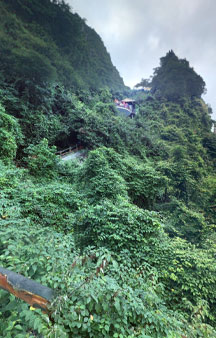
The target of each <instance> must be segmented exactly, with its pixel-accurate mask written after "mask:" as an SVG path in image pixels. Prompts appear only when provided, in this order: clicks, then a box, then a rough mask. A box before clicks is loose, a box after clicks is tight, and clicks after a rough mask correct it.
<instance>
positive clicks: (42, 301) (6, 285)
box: [0, 267, 54, 313]
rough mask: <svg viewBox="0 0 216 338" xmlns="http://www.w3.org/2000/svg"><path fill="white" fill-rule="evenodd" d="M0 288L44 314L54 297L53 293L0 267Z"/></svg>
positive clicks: (45, 287)
mask: <svg viewBox="0 0 216 338" xmlns="http://www.w3.org/2000/svg"><path fill="white" fill-rule="evenodd" d="M0 288H1V289H3V290H5V291H8V292H10V293H12V294H13V295H14V296H15V297H18V298H20V299H22V300H24V301H25V302H26V303H28V304H29V305H31V306H32V307H34V308H39V309H41V310H43V311H44V312H47V313H48V312H49V311H48V308H47V307H48V305H49V304H50V303H51V301H52V299H53V297H54V291H53V290H52V289H50V288H48V287H47V286H44V285H41V284H40V283H37V282H35V281H33V280H31V279H29V278H26V277H24V276H22V275H20V274H18V273H16V272H13V271H10V270H7V269H4V268H2V267H0Z"/></svg>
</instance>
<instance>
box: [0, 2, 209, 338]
mask: <svg viewBox="0 0 216 338" xmlns="http://www.w3.org/2000/svg"><path fill="white" fill-rule="evenodd" d="M44 4H46V6H45V5H44ZM0 6H1V9H2V11H1V12H0V13H1V14H0V15H2V13H4V14H5V15H3V17H2V20H1V23H0V25H3V24H4V27H8V28H7V29H9V27H11V32H13V33H14V34H17V35H16V36H14V37H13V36H12V35H11V33H10V36H11V38H10V39H9V38H7V39H6V36H7V35H5V34H6V31H5V30H1V33H0V34H1V35H0V38H1V39H2V41H5V44H4V48H5V49H4V52H3V54H2V56H1V58H0V62H1V63H2V65H3V64H4V65H5V67H8V65H11V68H10V70H11V72H8V71H6V68H4V67H2V68H1V73H0V74H1V75H0V197H1V198H0V229H1V236H0V265H1V266H3V267H5V268H8V269H11V270H13V271H15V272H19V273H21V274H23V275H25V276H27V277H30V278H32V279H34V280H36V281H39V282H40V283H42V284H44V285H47V286H49V287H51V288H53V289H54V290H55V291H56V298H55V299H54V300H53V303H52V304H51V306H50V311H51V315H50V316H48V315H45V314H43V313H41V311H40V310H36V309H34V308H29V306H28V305H27V304H25V303H23V302H22V301H20V300H18V299H16V298H15V297H14V296H12V295H10V294H8V293H6V292H5V291H2V290H1V291H0V336H1V337H4V338H5V337H7V338H10V337H18V338H19V337H20V338H21V337H99V338H100V337H115V338H126V337H127V338H135V337H140V338H144V337H146V338H147V337H151V338H152V337H153V338H154V337H155V338H165V337H168V338H184V337H191V338H193V337H194V338H197V337H206V338H208V337H209V338H211V337H216V312H215V308H216V291H215V284H216V264H215V255H216V234H215V224H216V214H215V209H216V207H215V199H216V175H215V169H216V156H215V155H216V135H214V134H212V132H211V125H212V121H211V117H210V114H209V113H210V111H211V110H210V108H209V107H208V106H207V105H206V104H205V103H204V101H203V100H202V99H201V98H200V95H201V93H202V90H203V88H204V87H203V85H204V81H203V80H202V79H201V78H200V77H199V76H198V75H195V74H194V73H195V72H194V71H192V70H191V68H188V67H189V65H188V62H187V61H186V60H184V62H183V61H182V60H179V59H178V58H177V57H176V56H175V55H173V54H174V53H171V55H170V53H168V56H166V57H164V58H162V60H165V59H166V60H165V61H166V62H165V61H164V62H162V63H161V66H160V67H159V68H158V69H157V70H156V71H155V73H154V77H153V79H152V83H153V81H155V83H157V89H156V90H155V91H154V90H152V93H150V94H146V93H143V92H139V91H136V92H132V91H130V92H122V91H121V90H122V89H124V90H125V88H124V87H123V85H122V83H121V81H120V80H119V82H116V81H115V84H116V87H115V86H113V85H112V82H110V83H108V82H106V83H101V82H97V81H96V82H95V83H96V84H97V86H96V88H95V87H94V88H93V87H92V86H91V81H92V79H91V73H89V75H87V73H86V70H85V68H82V65H80V66H78V67H77V69H76V68H75V69H76V71H77V73H76V74H77V78H76V79H79V81H78V82H76V83H75V82H73V79H74V78H75V77H70V78H69V79H68V81H69V82H68V83H67V81H66V82H65V78H64V76H63V75H62V74H63V72H64V67H66V66H65V64H67V65H69V63H66V61H65V60H66V55H68V57H69V56H71V55H72V54H73V53H72V50H71V49H70V48H72V47H71V46H75V40H76V39H77V40H76V42H77V44H78V45H79V46H80V35H79V24H81V23H82V25H84V27H85V28H83V29H84V31H85V30H87V31H88V29H89V30H90V28H88V27H87V26H86V25H85V24H84V22H82V20H81V19H80V18H79V17H78V15H76V14H71V13H70V11H69V8H68V6H67V5H66V4H65V3H64V2H63V1H52V2H50V1H43V2H42V1H37V2H36V1H29V2H28V1H12V0H10V1H7V3H6V2H5V1H1V3H0ZM12 9H13V10H14V11H15V12H16V18H15V14H13V13H12V12H13V11H12ZM3 11H4V12H3ZM53 17H54V18H58V20H59V22H56V21H55V25H54V24H51V23H52V20H53ZM60 20H62V21H60ZM65 20H66V21H65ZM67 20H68V26H67V25H66V22H67ZM73 20H75V21H73ZM72 22H74V26H73V27H72V26H71V24H72ZM63 23H64V24H65V25H63ZM13 24H14V25H15V27H16V33H15V30H14V28H13V27H14V26H13ZM10 25H12V26H10ZM17 27H19V29H17ZM66 27H69V28H70V29H71V30H72V31H70V29H69V28H68V29H69V30H68V35H67V34H64V38H65V39H66V40H65V41H64V39H61V34H63V33H62V31H61V30H60V29H62V30H64V33H65V31H66V30H67V29H66ZM58 30H59V31H58ZM81 31H82V30H81ZM90 31H91V32H92V34H93V35H94V38H95V36H96V35H95V34H96V33H94V32H93V31H92V30H90ZM72 33H73V34H72ZM25 34H26V35H25ZM39 34H40V36H41V39H42V40H43V41H46V42H47V41H49V46H50V44H52V46H53V49H52V48H51V49H50V48H49V51H51V52H52V53H53V54H52V55H47V59H46V58H44V57H42V55H44V50H40V58H41V62H42V60H43V62H46V63H47V64H46V65H43V67H45V70H46V71H47V73H46V72H43V70H42V69H43V67H42V64H40V62H39V60H38V59H37V64H35V61H34V59H33V56H32V55H33V54H34V53H35V52H36V50H35V49H34V48H36V47H35V46H37V44H36V41H39V40H37V39H39ZM25 37H26V38H25ZM25 39H26V40H25ZM29 39H33V40H32V41H34V42H35V43H32V45H31V44H29V41H30V40H29ZM34 39H36V40H34ZM44 39H45V40H44ZM47 39H48V40H47ZM71 39H72V40H71ZM42 40H40V41H39V42H38V43H39V44H42ZM21 41H22V46H25V44H23V43H24V41H26V46H27V45H28V46H29V47H28V48H29V49H26V50H25V51H24V50H22V48H24V49H25V47H20V46H19V42H21ZM70 41H72V42H71V46H68V42H70ZM12 44H13V46H12ZM33 46H34V48H33ZM30 47H31V48H30ZM26 48H27V47H26ZM67 48H68V49H67ZM77 48H78V47H77ZM78 49H79V48H78ZM78 49H77V50H78ZM54 51H55V53H54ZM70 51H71V54H70ZM90 51H91V49H90V46H86V49H85V50H82V51H81V50H80V55H81V57H83V59H85V58H86V57H87V56H86V53H90ZM25 52H26V53H27V54H25ZM38 53H39V52H38ZM59 53H62V54H61V56H64V58H62V59H61V58H60V54H59ZM18 54H19V55H20V56H21V57H22V58H23V57H24V56H25V57H26V58H27V59H25V60H26V62H24V63H23V62H21V59H19V57H16V56H15V55H18ZM34 55H35V54H34ZM37 57H39V54H38V55H37ZM74 57H75V56H74ZM167 58H168V60H167ZM72 59H73V58H72ZM72 59H70V60H72ZM22 60H23V59H22ZM68 60H69V58H68ZM27 61H28V62H30V63H31V62H33V65H34V67H36V66H38V68H35V70H36V73H37V76H38V78H36V77H35V76H34V75H32V74H33V73H31V75H30V74H29V71H30V69H31V67H29V65H30V63H28V62H27ZM10 62H11V63H10ZM19 62H20V63H19ZM68 62H69V61H68ZM70 62H72V61H70ZM73 62H74V63H70V67H72V66H71V65H76V62H78V61H77V59H74V60H73ZM89 62H92V60H89ZM94 62H96V64H97V65H99V64H98V62H99V61H98V60H97V61H96V60H94ZM170 63H171V64H170ZM21 64H23V67H26V69H23V70H21V68H20V67H21ZM77 64H78V63H77ZM179 64H180V66H179ZM50 65H51V66H50ZM78 65H79V64H78ZM97 65H96V66H97ZM86 66H89V64H87V65H86ZM34 67H33V68H32V72H34ZM40 67H41V68H40ZM50 67H53V69H52V72H53V74H55V76H56V78H55V81H52V77H50V78H49V76H47V75H46V74H48V72H50V71H51V68H50ZM79 67H80V68H79ZM92 67H93V66H92ZM172 67H174V69H175V78H178V76H180V78H181V76H182V75H181V74H182V67H183V68H184V67H185V68H184V69H187V70H188V73H189V76H190V77H191V78H192V80H193V81H194V82H193V83H194V86H193V88H196V89H194V90H193V92H190V93H189V92H188V90H187V89H185V91H184V90H183V89H182V87H181V86H179V85H178V84H176V82H175V81H174V78H173V77H170V76H171V75H170V69H171V68H172ZM71 69H72V68H71ZM78 69H80V72H78ZM96 69H97V68H96ZM93 70H94V68H93V69H92V71H93ZM105 70H107V74H108V73H109V71H108V69H107V68H106V66H105ZM25 71H26V72H25ZM71 71H72V72H74V74H75V70H74V69H73V70H71ZM82 71H83V73H85V76H84V74H83V73H82ZM94 72H95V71H94ZM66 73H67V74H68V70H67V72H66ZM50 74H51V73H50ZM109 74H110V76H111V78H112V79H113V77H112V71H111V73H109ZM48 75H49V74H48ZM43 76H45V77H46V78H44V77H43ZM74 76H75V75H74ZM95 76H96V75H95ZM71 79H72V81H70V80H71ZM154 79H155V80H154ZM163 79H164V82H163ZM182 80H184V81H185V83H187V81H189V80H188V79H187V77H185V76H184V77H182ZM82 81H83V82H82ZM98 81H99V80H98ZM158 83H159V84H160V85H161V87H160V85H158ZM165 83H166V86H165V87H164V84H165ZM70 84H71V86H70ZM103 84H107V85H109V87H110V89H112V91H110V90H109V89H108V88H104V86H103ZM72 86H74V87H73V88H72ZM175 86H176V87H175ZM99 87H102V88H100V89H99ZM159 87H160V88H159ZM183 87H184V88H185V86H183ZM190 88H191V87H190ZM197 88H198V89H197ZM200 88H202V90H201V89H200ZM114 89H116V90H118V92H116V93H115V92H113V90H114ZM174 89H175V91H174ZM191 90H192V89H191ZM174 92H175V93H174ZM177 92H178V95H175V94H176V93H177ZM126 94H127V95H128V96H129V95H130V96H133V97H134V98H135V99H136V102H137V106H138V109H137V110H138V111H139V113H138V114H137V115H136V116H135V118H134V119H130V118H125V117H122V116H119V115H118V113H117V111H116V108H115V106H114V105H113V98H114V97H115V96H118V98H121V97H123V95H126ZM75 144H79V145H81V146H83V147H84V148H85V149H86V157H85V159H83V160H82V161H79V160H74V161H67V162H63V161H62V160H61V159H60V158H59V157H58V156H56V149H57V148H56V147H58V148H64V147H67V146H69V145H75Z"/></svg>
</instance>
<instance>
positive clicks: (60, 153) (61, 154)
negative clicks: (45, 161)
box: [56, 144, 83, 157]
mask: <svg viewBox="0 0 216 338" xmlns="http://www.w3.org/2000/svg"><path fill="white" fill-rule="evenodd" d="M81 149H83V146H78V144H76V145H75V146H73V147H69V148H66V149H63V150H59V151H57V152H56V155H60V156H61V157H63V156H66V155H67V154H70V153H71V152H72V151H74V150H77V151H78V150H81Z"/></svg>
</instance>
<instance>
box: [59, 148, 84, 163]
mask: <svg viewBox="0 0 216 338" xmlns="http://www.w3.org/2000/svg"><path fill="white" fill-rule="evenodd" d="M84 155H85V150H84V149H83V150H79V151H76V152H73V153H70V154H68V155H65V156H62V161H69V160H74V159H76V158H80V159H81V158H83V157H84Z"/></svg>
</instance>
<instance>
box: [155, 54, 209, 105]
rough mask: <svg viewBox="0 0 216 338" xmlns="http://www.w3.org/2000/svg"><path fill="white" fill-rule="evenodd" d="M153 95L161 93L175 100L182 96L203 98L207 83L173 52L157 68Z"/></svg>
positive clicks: (184, 60)
mask: <svg viewBox="0 0 216 338" xmlns="http://www.w3.org/2000/svg"><path fill="white" fill-rule="evenodd" d="M151 87H152V88H151V91H152V93H157V92H158V93H159V95H162V96H164V97H166V98H168V99H171V100H175V99H177V98H179V97H181V96H188V97H193V96H195V97H201V95H202V94H203V93H204V92H205V82H204V80H203V79H202V77H201V76H200V75H198V74H197V73H196V72H195V71H194V69H193V68H192V67H190V65H189V62H188V61H187V60H186V59H179V58H178V57H177V56H176V55H175V53H174V52H173V51H172V50H171V51H169V52H168V53H167V54H166V56H164V57H162V58H161V59H160V66H159V67H157V68H155V70H154V73H153V77H152V81H151Z"/></svg>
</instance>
